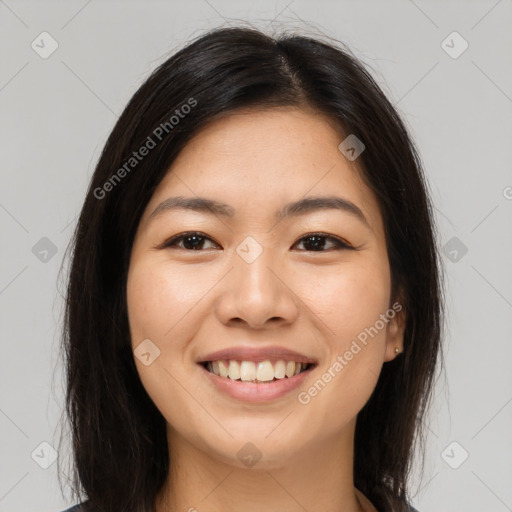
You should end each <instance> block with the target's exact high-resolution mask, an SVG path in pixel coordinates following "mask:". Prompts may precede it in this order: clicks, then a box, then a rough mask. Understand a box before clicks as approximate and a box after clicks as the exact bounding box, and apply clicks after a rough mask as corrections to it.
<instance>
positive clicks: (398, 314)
mask: <svg viewBox="0 0 512 512" xmlns="http://www.w3.org/2000/svg"><path fill="white" fill-rule="evenodd" d="M388 311H389V316H390V317H391V315H392V314H393V312H394V316H392V317H391V318H390V320H389V323H388V325H387V329H386V353H385V355H384V361H385V362H388V361H392V360H393V359H395V357H397V356H399V355H400V354H401V353H402V352H403V351H404V332H405V319H406V313H405V308H404V306H403V305H402V303H401V302H400V301H395V302H394V303H393V304H392V306H391V307H390V308H389V310H388ZM397 348H398V349H399V352H398V353H397V352H396V350H395V349H397Z"/></svg>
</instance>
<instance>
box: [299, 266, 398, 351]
mask: <svg viewBox="0 0 512 512" xmlns="http://www.w3.org/2000/svg"><path fill="white" fill-rule="evenodd" d="M305 275H307V274H306V273H305ZM300 289H301V298H302V299H303V300H304V301H305V302H306V303H307V305H308V306H309V307H310V308H311V309H312V310H313V311H314V312H315V313H316V314H317V316H318V317H319V318H321V319H322V321H323V326H324V327H323V329H324V330H325V331H327V332H328V333H330V339H332V340H333V343H335V344H336V348H337V349H339V350H341V349H343V348H344V346H345V345H346V342H347V341H350V340H351V339H353V338H355V337H357V335H358V334H359V333H360V332H361V331H364V329H366V328H369V327H371V326H373V325H374V324H375V322H376V321H377V320H378V319H379V315H381V314H382V313H385V311H386V310H387V308H388V306H389V300H390V276H389V271H388V268H387V266H386V265H381V264H379V263H376V262H369V263H368V264H365V265H355V264H354V265H346V266H340V267H338V268H337V269H336V270H333V269H332V268H328V267H326V268H325V269H324V270H323V271H322V272H319V271H316V272H315V273H314V275H311V277H310V278H309V279H307V280H304V279H302V284H301V285H300Z"/></svg>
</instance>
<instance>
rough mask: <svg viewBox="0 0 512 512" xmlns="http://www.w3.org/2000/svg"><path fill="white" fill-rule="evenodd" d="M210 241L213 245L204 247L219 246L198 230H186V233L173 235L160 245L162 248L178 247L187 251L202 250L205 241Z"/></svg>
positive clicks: (214, 247)
mask: <svg viewBox="0 0 512 512" xmlns="http://www.w3.org/2000/svg"><path fill="white" fill-rule="evenodd" d="M208 241H209V242H211V243H212V244H213V247H206V249H216V248H219V247H220V246H219V245H218V244H217V243H216V242H214V241H213V240H212V239H211V238H209V237H208V236H206V235H205V234H204V233H201V232H199V231H188V232H187V233H180V234H179V235H175V236H173V237H172V238H170V239H169V240H167V241H166V242H164V244H163V245H162V248H173V247H178V248H179V249H185V250H187V251H200V250H204V249H205V247H204V245H205V243H208Z"/></svg>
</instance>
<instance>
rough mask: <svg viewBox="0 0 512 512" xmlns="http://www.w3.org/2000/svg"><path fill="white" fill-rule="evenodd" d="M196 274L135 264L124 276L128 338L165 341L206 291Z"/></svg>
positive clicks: (157, 265)
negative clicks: (128, 322) (125, 277)
mask: <svg viewBox="0 0 512 512" xmlns="http://www.w3.org/2000/svg"><path fill="white" fill-rule="evenodd" d="M198 276H199V274H198V273H191V272H190V271H184V270H181V269H180V268H177V267H174V268H171V267H170V266H166V265H165V264H164V265H162V264H159V263H158V262H153V263H152V264H145V263H144V262H143V261H141V262H140V263H135V264H134V265H133V266H132V267H131V268H130V272H129V275H128V283H127V302H128V315H129V319H130V329H131V332H132V339H133V341H134V342H135V341H136V339H137V338H140V337H141V336H142V337H143V338H150V339H155V340H159V341H160V343H164V340H168V339H169V336H170V335H171V332H172V331H173V330H174V328H175V326H177V325H178V323H181V321H182V320H181V319H184V318H185V317H186V316H187V315H188V314H189V313H190V312H191V311H192V309H193V308H194V306H195V305H196V304H198V302H199V301H200V300H201V298H202V297H203V296H204V295H205V293H206V291H207V290H208V284H209V283H208V281H205V280H204V279H200V278H199V277H198Z"/></svg>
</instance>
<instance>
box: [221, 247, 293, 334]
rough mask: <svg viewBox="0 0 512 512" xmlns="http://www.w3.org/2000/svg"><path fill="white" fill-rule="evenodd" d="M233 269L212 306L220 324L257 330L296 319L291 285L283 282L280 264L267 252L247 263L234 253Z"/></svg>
mask: <svg viewBox="0 0 512 512" xmlns="http://www.w3.org/2000/svg"><path fill="white" fill-rule="evenodd" d="M233 267H234V268H233V269H232V270H231V272H229V273H228V275H227V276H226V279H225V280H223V281H224V282H223V285H222V287H221V289H220V294H219V297H218V298H217V301H216V305H215V310H216V315H217V318H218V319H219V320H220V321H221V322H222V323H223V324H225V325H245V326H246V327H250V328H253V329H257V328H265V327H270V326H272V325H288V324H291V323H293V322H294V321H295V320H296V319H297V316H298V312H299V307H298V304H299V300H298V298H297V296H296V295H295V293H294V292H293V284H292V283H289V282H287V281H289V279H288V280H287V279H286V275H285V273H284V269H283V265H282V264H281V265H280V264H279V262H278V261H276V259H275V257H273V255H272V251H271V250H270V249H265V250H263V252H262V254H261V255H260V256H259V257H258V258H257V259H256V260H255V261H252V262H251V263H248V262H246V261H245V260H244V259H243V258H241V257H240V256H239V255H238V254H237V253H234V254H233Z"/></svg>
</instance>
